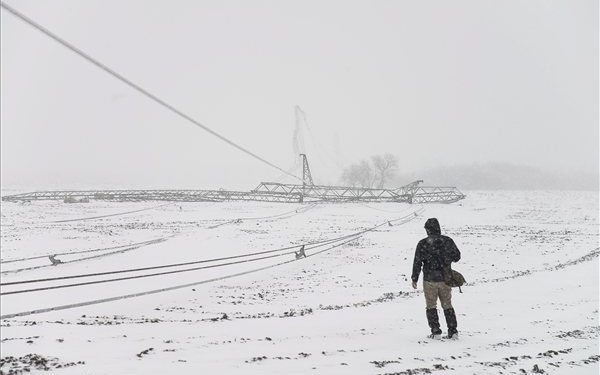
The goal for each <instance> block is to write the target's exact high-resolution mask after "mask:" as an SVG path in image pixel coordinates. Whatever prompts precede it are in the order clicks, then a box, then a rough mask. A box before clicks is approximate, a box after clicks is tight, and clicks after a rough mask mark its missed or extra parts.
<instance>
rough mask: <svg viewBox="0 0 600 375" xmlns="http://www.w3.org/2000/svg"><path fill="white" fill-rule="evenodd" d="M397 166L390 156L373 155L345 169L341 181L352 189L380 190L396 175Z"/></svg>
mask: <svg viewBox="0 0 600 375" xmlns="http://www.w3.org/2000/svg"><path fill="white" fill-rule="evenodd" d="M398 166H399V163H398V158H397V157H395V156H394V155H392V154H382V155H373V156H371V158H370V160H369V159H363V160H361V161H359V162H357V163H354V164H351V165H350V166H348V167H347V168H345V169H344V170H343V172H342V176H341V180H342V183H344V184H345V185H348V186H352V187H364V188H377V189H382V188H383V187H385V184H386V183H388V182H389V181H390V180H392V179H393V178H394V176H395V175H396V173H398Z"/></svg>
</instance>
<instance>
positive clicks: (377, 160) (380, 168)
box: [371, 154, 399, 189]
mask: <svg viewBox="0 0 600 375" xmlns="http://www.w3.org/2000/svg"><path fill="white" fill-rule="evenodd" d="M371 161H372V162H373V166H374V169H375V174H376V177H377V179H378V180H379V182H378V183H377V187H378V188H379V189H383V187H384V185H385V183H386V182H387V181H389V180H390V179H391V178H392V177H394V175H395V174H396V172H398V164H399V163H398V158H396V157H395V156H394V155H392V154H383V155H374V156H372V157H371Z"/></svg>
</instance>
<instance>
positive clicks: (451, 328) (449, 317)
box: [444, 308, 458, 339]
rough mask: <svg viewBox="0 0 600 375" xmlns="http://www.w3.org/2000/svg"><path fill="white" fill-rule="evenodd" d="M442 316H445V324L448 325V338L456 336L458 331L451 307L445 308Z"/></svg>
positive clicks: (454, 314)
mask: <svg viewBox="0 0 600 375" xmlns="http://www.w3.org/2000/svg"><path fill="white" fill-rule="evenodd" d="M444 316H445V317H446V324H447V325H448V337H447V338H449V339H455V338H458V331H457V330H456V326H457V323H456V313H455V312H454V309H453V308H449V309H445V310H444Z"/></svg>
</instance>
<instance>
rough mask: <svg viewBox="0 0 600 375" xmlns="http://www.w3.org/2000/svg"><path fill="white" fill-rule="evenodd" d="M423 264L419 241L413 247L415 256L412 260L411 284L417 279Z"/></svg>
mask: <svg viewBox="0 0 600 375" xmlns="http://www.w3.org/2000/svg"><path fill="white" fill-rule="evenodd" d="M422 265H423V259H422V258H421V242H419V244H418V245H417V248H416V249H415V258H414V260H413V270H412V276H411V279H412V281H413V284H414V283H416V282H417V281H419V274H420V273H421V266H422Z"/></svg>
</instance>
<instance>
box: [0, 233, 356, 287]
mask: <svg viewBox="0 0 600 375" xmlns="http://www.w3.org/2000/svg"><path fill="white" fill-rule="evenodd" d="M358 237H360V236H355V237H353V238H352V239H355V238H358ZM338 241H340V240H338ZM331 243H333V241H332V242H326V243H322V244H319V245H316V246H313V247H309V248H306V250H311V249H315V248H318V247H323V246H326V245H329V244H331ZM297 247H298V246H295V247H294V248H297ZM295 252H296V251H289V252H285V253H280V254H274V255H266V256H263V257H258V258H250V259H244V260H238V261H234V262H227V263H219V264H212V265H209V266H201V267H194V268H186V269H183V270H174V271H164V272H155V273H150V274H144V275H136V276H126V277H119V278H114V279H105V280H96V281H86V282H81V283H76V284H63V285H53V286H47V287H41V288H32V289H24V290H15V291H12V292H1V293H0V296H5V295H11V294H21V293H31V292H39V291H44V290H52V289H63V288H72V287H76V286H85V285H94V284H104V283H109V282H115V281H125V280H134V279H142V278H146V277H155V276H164V275H171V274H176V273H183V272H191V271H198V270H204V269H209V268H218V267H225V266H231V265H235V264H241V263H249V262H256V261H259V260H265V259H271V258H277V257H281V256H284V255H290V254H294V253H295ZM156 268H160V267H156ZM81 277H83V276H81ZM71 278H72V277H71ZM55 279H61V278H60V277H59V278H55ZM9 284H15V283H6V284H2V285H1V286H5V285H9Z"/></svg>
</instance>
